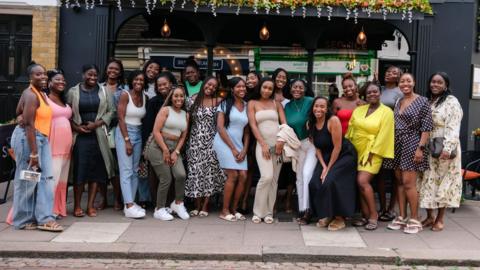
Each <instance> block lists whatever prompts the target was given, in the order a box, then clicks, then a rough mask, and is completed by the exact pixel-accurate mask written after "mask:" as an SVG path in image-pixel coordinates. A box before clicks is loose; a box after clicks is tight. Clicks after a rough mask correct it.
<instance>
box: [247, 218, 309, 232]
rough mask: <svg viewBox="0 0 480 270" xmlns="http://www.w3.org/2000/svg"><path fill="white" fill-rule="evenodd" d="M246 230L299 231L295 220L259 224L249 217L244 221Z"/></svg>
mask: <svg viewBox="0 0 480 270" xmlns="http://www.w3.org/2000/svg"><path fill="white" fill-rule="evenodd" d="M245 230H246V231H257V230H260V231H274V230H291V231H300V225H298V223H296V222H278V221H275V222H274V223H272V224H266V223H264V222H262V223H260V224H255V223H253V222H252V221H251V220H250V219H247V220H246V221H245Z"/></svg>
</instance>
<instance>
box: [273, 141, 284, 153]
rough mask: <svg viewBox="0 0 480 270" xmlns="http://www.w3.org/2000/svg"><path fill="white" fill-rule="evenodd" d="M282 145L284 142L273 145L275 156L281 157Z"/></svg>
mask: <svg viewBox="0 0 480 270" xmlns="http://www.w3.org/2000/svg"><path fill="white" fill-rule="evenodd" d="M284 145H285V142H282V141H277V143H276V144H275V155H277V156H281V155H282V151H283V146H284Z"/></svg>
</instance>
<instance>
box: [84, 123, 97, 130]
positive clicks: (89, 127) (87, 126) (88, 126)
mask: <svg viewBox="0 0 480 270" xmlns="http://www.w3.org/2000/svg"><path fill="white" fill-rule="evenodd" d="M97 127H98V126H97V123H95V122H91V121H88V122H87V125H86V128H87V129H88V130H91V131H93V130H95V129H97Z"/></svg>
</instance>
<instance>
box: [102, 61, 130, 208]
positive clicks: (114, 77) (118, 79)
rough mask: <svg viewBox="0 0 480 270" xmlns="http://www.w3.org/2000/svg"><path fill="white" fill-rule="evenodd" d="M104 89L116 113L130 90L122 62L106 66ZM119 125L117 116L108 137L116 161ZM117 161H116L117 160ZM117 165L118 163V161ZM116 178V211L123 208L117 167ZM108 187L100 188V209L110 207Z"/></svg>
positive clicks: (114, 186) (114, 178)
mask: <svg viewBox="0 0 480 270" xmlns="http://www.w3.org/2000/svg"><path fill="white" fill-rule="evenodd" d="M103 76H104V77H103V83H101V84H100V85H102V86H103V87H105V90H107V91H110V92H111V93H112V96H113V104H114V105H115V111H116V109H117V106H118V101H119V100H120V95H121V94H122V92H123V90H125V89H126V88H128V86H127V85H126V84H125V72H124V69H123V63H122V61H120V60H118V59H110V61H108V63H107V65H106V66H105V71H104V73H103ZM117 125H118V118H117V115H116V114H115V117H114V118H113V119H112V121H111V123H110V127H109V128H108V135H109V139H108V140H109V144H110V148H111V150H112V152H113V153H114V154H113V157H114V158H115V159H116V157H117V153H116V150H115V130H116V128H117ZM115 161H116V160H115ZM116 163H118V162H117V161H116ZM115 174H116V175H115V176H114V177H113V178H112V179H110V182H111V183H112V186H113V194H114V198H115V199H114V204H113V208H114V209H115V210H121V209H122V208H123V207H122V194H121V192H120V178H119V177H118V169H117V166H115ZM107 186H108V183H105V184H102V185H101V186H100V191H101V194H102V197H103V200H102V202H101V203H100V205H99V207H98V209H105V208H106V207H108V200H107V189H108V188H107Z"/></svg>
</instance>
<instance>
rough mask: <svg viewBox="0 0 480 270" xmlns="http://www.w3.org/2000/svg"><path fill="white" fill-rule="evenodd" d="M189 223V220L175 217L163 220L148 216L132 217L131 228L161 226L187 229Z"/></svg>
mask: <svg viewBox="0 0 480 270" xmlns="http://www.w3.org/2000/svg"><path fill="white" fill-rule="evenodd" d="M147 214H148V213H147ZM189 223H190V221H189V220H182V219H179V218H175V219H174V220H170V221H163V220H158V219H154V218H151V217H147V218H143V219H132V220H131V223H130V228H150V227H161V228H178V229H182V228H183V229H185V228H186V227H187V226H188V225H189Z"/></svg>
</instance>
